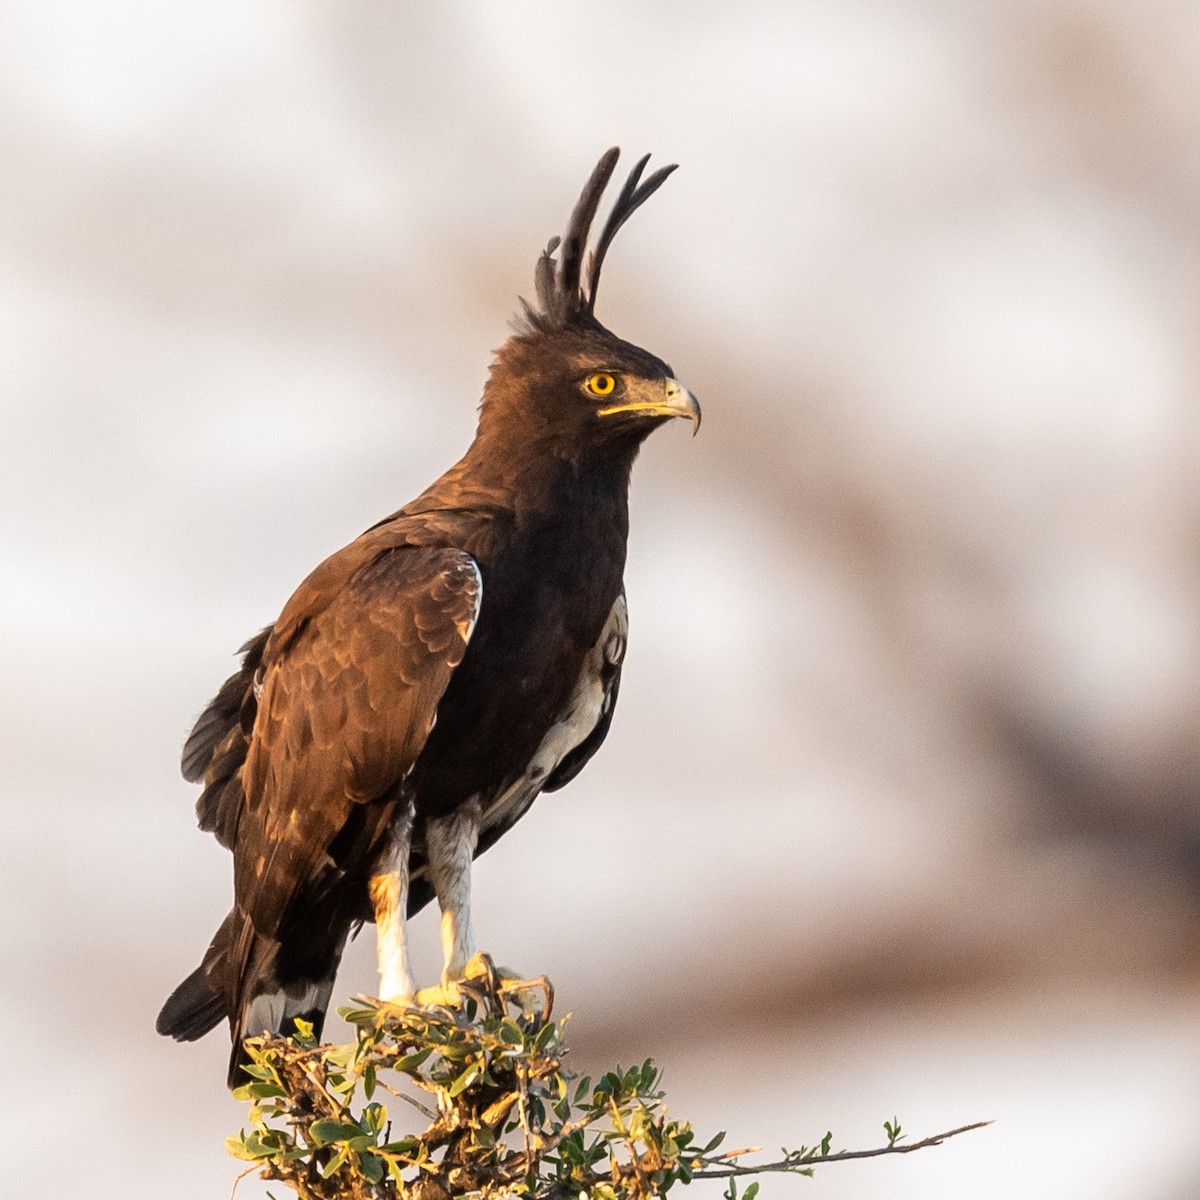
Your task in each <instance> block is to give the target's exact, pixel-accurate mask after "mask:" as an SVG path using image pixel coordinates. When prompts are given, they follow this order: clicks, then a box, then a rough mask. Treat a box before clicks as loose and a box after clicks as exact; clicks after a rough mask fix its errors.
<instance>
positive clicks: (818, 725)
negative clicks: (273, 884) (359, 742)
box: [0, 0, 1200, 1200]
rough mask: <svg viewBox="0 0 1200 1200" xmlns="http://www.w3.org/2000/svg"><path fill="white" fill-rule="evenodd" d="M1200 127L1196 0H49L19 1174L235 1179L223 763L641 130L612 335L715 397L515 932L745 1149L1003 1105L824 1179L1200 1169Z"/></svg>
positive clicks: (905, 1189) (38, 215)
mask: <svg viewBox="0 0 1200 1200" xmlns="http://www.w3.org/2000/svg"><path fill="white" fill-rule="evenodd" d="M1198 114H1200V8H1197V6H1196V5H1194V4H1187V3H1178V4H1170V3H1151V4H1134V3H1131V2H1126V3H1104V2H1102V0H1079V2H1077V3H1070V2H1064V0H1049V2H1046V0H1038V2H1033V0H1015V2H1014V0H1003V2H1001V0H984V2H983V3H978V4H971V5H960V4H947V3H916V2H907V3H905V2H896V0H851V2H849V3H847V2H844V0H843V2H839V3H833V2H828V3H796V2H789V0H774V2H772V0H744V2H742V3H739V4H729V5H718V4H704V3H697V2H695V0H691V2H687V3H685V2H682V0H681V2H678V3H661V2H660V3H647V2H646V0H641V2H640V3H636V4H634V3H613V2H611V0H610V2H607V3H604V4H600V3H559V4H554V3H549V2H543V3H522V2H511V0H510V2H506V3H499V2H493V3H482V2H481V3H466V2H456V3H454V2H442V3H438V4H426V5H416V4H410V5H403V4H383V3H336V4H335V3H329V4H319V3H297V2H285V0H243V2H241V3H236V4H234V3H206V4H203V5H192V4H157V3H149V2H146V3H134V2H124V3H105V4H95V3H84V2H82V0H78V2H76V3H69V2H61V3H47V2H46V0H39V2H38V3H32V2H29V0H26V2H24V3H22V2H20V0H13V2H10V3H9V4H7V5H5V6H4V8H3V9H2V10H0V151H2V158H0V162H2V163H3V184H2V185H0V343H2V345H3V352H2V354H0V372H2V374H3V379H2V381H0V405H2V406H3V409H2V411H3V426H2V427H3V434H4V436H3V448H2V450H0V454H2V455H3V462H2V464H0V538H2V539H3V564H4V586H3V589H2V590H0V604H2V606H3V609H2V611H3V626H2V629H0V639H2V640H0V656H2V661H3V676H4V685H5V686H4V688H3V698H2V701H0V720H2V722H3V729H2V737H3V748H2V756H3V757H2V766H0V771H2V776H0V788H2V803H3V827H4V830H5V832H4V836H3V841H2V843H0V952H2V957H0V962H3V964H4V965H3V975H2V977H0V1012H2V1015H3V1029H4V1036H5V1044H6V1047H7V1060H8V1063H9V1067H8V1070H7V1072H6V1086H5V1087H4V1088H3V1089H0V1116H3V1128H5V1129H6V1130H7V1131H9V1141H8V1143H7V1149H6V1153H5V1165H4V1178H3V1183H2V1184H0V1191H2V1192H3V1193H4V1195H6V1196H8V1195H12V1196H14V1197H26V1196H29V1197H32V1196H34V1195H44V1194H47V1192H48V1190H49V1189H48V1187H47V1184H46V1182H45V1174H44V1173H46V1172H50V1173H51V1174H52V1178H53V1179H54V1181H55V1182H54V1185H53V1190H56V1191H62V1190H66V1191H68V1192H70V1193H74V1192H76V1191H86V1192H87V1194H88V1195H89V1197H91V1198H93V1200H108V1198H110V1197H111V1198H118V1197H130V1196H134V1197H140V1196H146V1197H179V1198H181V1200H193V1198H194V1200H201V1198H204V1200H210V1198H215V1197H222V1196H225V1195H227V1194H228V1189H229V1186H230V1183H231V1180H232V1177H233V1174H234V1167H233V1164H232V1163H231V1162H230V1161H229V1160H227V1159H226V1158H225V1156H224V1152H223V1148H222V1138H223V1137H224V1135H225V1134H226V1133H227V1132H229V1131H230V1130H231V1129H233V1128H235V1127H236V1126H237V1125H238V1123H239V1121H240V1110H239V1107H238V1106H236V1105H234V1104H233V1103H232V1102H231V1101H229V1100H228V1098H227V1097H226V1096H225V1094H224V1092H223V1090H222V1083H221V1081H222V1077H223V1070H224V1068H223V1062H224V1058H225V1055H226V1046H225V1044H224V1043H223V1041H222V1040H221V1039H220V1038H218V1037H212V1038H210V1039H208V1040H206V1041H204V1042H202V1043H200V1044H199V1045H197V1046H193V1047H179V1046H176V1045H174V1044H171V1043H168V1042H166V1041H163V1040H160V1039H157V1038H155V1036H154V1034H153V1029H152V1026H153V1020H154V1014H155V1012H156V1010H157V1007H158V1005H159V1003H160V1002H161V1000H162V998H163V997H164V995H165V994H166V992H167V991H168V990H169V988H170V987H171V986H173V985H174V984H175V983H176V982H177V980H178V979H179V978H180V977H181V976H182V975H183V974H184V973H185V972H186V971H187V970H189V969H190V968H191V967H192V966H193V965H194V963H195V961H196V960H197V959H198V957H199V955H200V953H201V951H202V949H203V947H204V945H205V943H206V940H207V938H208V936H209V934H210V933H211V931H212V928H213V927H214V926H215V924H216V922H217V920H218V919H219V917H220V915H221V913H222V912H223V911H224V909H225V906H226V904H227V898H228V888H229V881H228V861H227V856H226V855H225V854H224V853H223V852H222V851H221V850H220V849H219V848H218V847H217V846H216V844H215V843H214V842H213V841H212V840H211V839H209V838H207V837H205V836H202V835H201V834H200V833H198V832H196V830H195V829H194V826H193V820H192V816H191V805H192V803H193V800H194V790H193V789H192V788H190V787H188V786H186V785H185V784H184V783H183V782H182V781H181V780H180V779H179V777H178V774H177V769H176V762H177V755H178V749H179V745H180V742H181V739H182V737H183V736H184V734H185V732H186V731H187V729H188V726H189V723H190V721H191V720H192V718H193V717H194V715H195V714H196V712H197V711H198V710H199V708H200V707H201V705H202V704H203V703H204V701H205V700H206V699H207V698H208V696H209V695H210V694H211V693H212V691H213V690H214V689H215V687H216V686H217V684H218V683H219V682H220V681H221V679H222V678H223V677H224V675H225V673H226V672H227V670H228V669H229V668H230V666H231V665H232V662H233V659H232V657H231V653H232V651H233V650H234V649H235V647H236V646H237V645H238V644H239V642H240V641H241V640H242V639H243V638H245V637H246V636H248V635H249V634H250V633H251V632H253V631H254V630H256V629H257V628H258V627H259V626H260V625H262V624H264V623H265V622H267V621H269V620H271V619H272V618H273V617H274V615H275V614H276V613H277V611H278V609H279V606H280V605H281V604H282V602H283V600H284V599H286V597H287V595H288V594H289V592H290V590H291V589H292V587H294V586H295V584H296V583H297V582H298V581H299V580H300V578H301V577H302V576H303V575H304V574H305V573H306V572H307V570H308V569H309V568H310V567H311V566H312V565H314V563H315V562H316V561H317V560H318V559H320V558H321V557H322V556H323V555H324V554H326V553H328V552H329V551H331V550H333V549H335V548H336V547H338V546H339V545H341V544H342V543H343V542H344V541H346V540H348V539H349V538H350V537H352V536H353V535H355V534H356V533H357V532H358V531H359V530H361V529H362V528H363V527H365V526H366V525H368V524H369V523H371V522H372V521H373V520H375V519H376V518H378V517H379V516H381V515H383V514H384V513H386V512H388V511H390V510H391V509H393V508H394V507H396V506H397V505H399V504H401V503H403V502H404V501H405V500H407V499H408V498H409V497H410V496H411V495H412V494H414V493H415V492H416V491H417V490H419V489H420V488H421V487H423V486H424V485H425V484H426V483H427V482H428V481H429V480H430V479H431V478H432V477H433V476H434V475H435V474H437V473H438V472H439V471H440V470H441V469H442V468H443V467H445V466H446V465H448V464H449V463H450V462H451V461H453V459H454V458H455V457H457V455H458V454H459V452H460V451H461V449H462V448H463V446H464V445H465V443H466V441H467V439H468V438H469V436H470V433H471V430H472V427H473V413H474V406H475V403H476V400H477V398H478V393H479V387H480V383H481V381H482V379H483V376H484V372H485V370H486V366H487V361H488V351H489V348H491V347H494V346H496V345H497V344H499V342H500V341H501V340H502V339H503V338H504V336H505V333H506V320H507V318H508V316H509V314H510V313H511V312H512V311H513V310H514V308H515V306H516V297H517V294H518V293H519V292H522V291H524V292H528V291H529V290H530V287H531V272H532V266H533V262H534V259H535V256H536V253H537V251H538V249H539V248H540V246H541V245H542V244H543V243H544V241H545V240H546V238H547V237H549V235H551V234H552V233H555V232H557V231H559V230H560V229H561V226H562V222H563V219H564V217H565V215H566V213H567V211H568V209H569V207H570V204H571V202H572V199H573V197H574V195H575V194H576V193H577V191H578V188H579V186H580V185H581V183H582V181H583V179H584V178H585V176H586V174H587V172H588V170H589V169H590V167H591V165H592V164H593V162H594V161H595V159H596V157H597V156H598V154H599V153H600V152H601V151H602V150H603V149H604V148H605V147H606V146H608V145H610V144H612V143H614V142H617V143H620V144H621V145H622V146H624V147H625V149H626V152H627V156H629V157H632V156H635V155H637V154H639V153H641V152H642V151H643V150H653V151H654V152H655V154H656V156H658V160H659V161H669V160H677V161H679V162H680V163H681V164H682V167H681V170H680V171H679V173H678V174H677V175H676V177H674V178H673V179H672V180H671V181H670V183H669V185H668V186H667V187H666V188H665V189H664V191H663V192H662V193H661V194H660V195H659V196H657V197H655V199H654V200H653V202H652V203H651V204H650V205H649V206H648V207H647V209H646V210H645V211H644V212H643V213H640V214H639V216H638V218H637V219H636V220H635V221H633V222H632V223H631V225H630V226H629V227H628V229H627V230H626V231H625V232H624V233H623V234H622V236H621V238H620V239H619V240H618V242H617V244H616V247H615V249H614V251H613V255H612V257H611V259H610V262H609V265H608V268H607V270H606V272H605V284H604V289H603V293H602V298H601V302H600V306H599V309H600V315H601V317H602V319H604V320H605V321H606V322H608V323H609V324H610V325H611V326H612V327H613V328H614V329H615V330H616V331H617V332H619V333H621V334H622V335H624V336H626V337H629V338H632V339H633V340H635V341H640V342H643V343H644V344H646V345H647V346H648V347H650V348H651V349H653V350H654V351H656V352H657V353H659V354H661V355H663V356H664V357H666V358H667V359H668V360H669V361H670V362H671V363H672V364H673V365H674V367H675V369H676V372H677V373H678V375H679V376H680V377H681V378H682V379H683V380H685V381H686V382H687V383H688V385H689V386H690V387H692V388H693V390H694V391H695V392H696V393H697V394H698V395H699V396H700V398H701V400H702V401H703V403H704V407H705V426H704V429H703V431H702V434H701V436H700V437H699V438H697V439H696V440H695V441H694V442H692V441H689V439H688V438H687V436H686V430H684V429H682V428H671V429H667V430H664V431H663V432H661V433H660V434H658V435H657V436H656V437H655V438H654V439H653V441H652V443H651V444H650V445H649V446H648V447H647V450H646V452H645V453H644V455H643V458H642V460H641V462H640V463H639V466H638V469H637V472H636V474H635V480H634V497H633V507H634V512H633V526H634V528H633V538H632V545H631V558H630V564H629V572H628V584H629V595H630V603H631V610H632V642H631V649H630V653H629V658H628V662H627V669H626V673H625V681H624V684H623V687H622V698H621V706H620V709H619V711H618V714H617V719H616V723H615V725H614V728H613V732H612V736H611V737H610V739H609V742H608V745H607V746H606V747H605V749H604V751H603V752H602V754H601V755H600V756H599V757H598V758H597V759H596V760H595V761H594V763H593V764H592V765H591V767H590V768H589V769H588V771H587V772H586V773H585V774H584V775H583V776H582V778H581V779H580V780H579V781H578V782H577V783H576V784H574V785H573V786H572V787H571V788H570V789H569V790H567V791H566V792H564V793H561V794H558V795H555V796H552V797H546V798H544V799H543V800H542V801H540V802H539V804H538V805H537V806H536V808H535V809H534V811H533V813H532V814H531V815H530V817H529V818H527V819H526V821H525V822H524V823H523V824H522V826H521V827H520V828H519V830H518V831H517V832H516V833H515V834H513V835H511V836H510V837H509V838H507V839H506V840H505V841H503V842H502V843H501V844H500V845H499V846H498V847H497V848H496V849H495V850H494V851H493V852H491V853H490V854H489V855H488V856H487V858H486V859H485V860H483V862H482V863H481V864H480V867H479V869H478V872H477V876H476V878H477V881H478V883H477V890H478V898H479V910H480V917H479V924H480V926H481V931H482V933H483V935H484V940H485V941H486V943H487V945H488V946H489V947H491V948H492V949H493V950H494V952H495V953H496V955H497V957H499V958H500V959H501V960H503V961H506V962H510V963H513V964H515V965H519V966H521V967H523V968H526V969H528V970H530V971H542V970H544V971H547V972H549V973H550V975H551V976H552V977H553V978H554V979H555V981H556V983H557V985H558V988H559V993H560V997H561V1003H562V1006H563V1008H564V1010H567V1009H569V1010H573V1011H574V1012H575V1014H576V1016H575V1031H574V1037H575V1045H576V1048H577V1053H578V1057H579V1059H580V1061H581V1063H583V1064H592V1065H607V1063H608V1062H609V1061H611V1060H615V1059H621V1060H623V1061H626V1062H628V1061H630V1060H633V1059H640V1058H641V1057H643V1056H644V1055H646V1054H654V1055H655V1056H656V1057H657V1058H658V1059H659V1060H660V1061H661V1062H662V1064H663V1065H664V1067H665V1069H666V1072H667V1082H668V1084H669V1085H671V1089H672V1096H673V1107H674V1109H675V1110H676V1111H677V1112H679V1113H681V1114H687V1115H691V1116H693V1117H694V1118H695V1119H696V1120H697V1121H698V1122H700V1123H702V1124H703V1125H704V1126H705V1127H707V1128H709V1129H712V1128H716V1127H727V1128H728V1129H729V1130H730V1137H731V1139H732V1140H733V1141H734V1142H738V1143H746V1142H750V1141H761V1142H762V1143H763V1144H764V1145H766V1146H767V1147H768V1148H774V1147H777V1146H778V1145H779V1144H780V1143H781V1142H787V1143H790V1144H795V1143H796V1142H799V1141H802V1140H806V1141H812V1140H814V1139H815V1138H818V1137H819V1136H820V1135H821V1133H823V1132H824V1130H825V1129H826V1128H827V1127H832V1128H833V1129H834V1131H835V1133H836V1134H837V1139H838V1141H839V1143H841V1144H851V1145H863V1144H870V1143H873V1142H875V1141H877V1140H878V1139H879V1137H880V1136H881V1135H880V1130H879V1126H880V1123H881V1122H882V1120H883V1119H884V1118H885V1117H891V1116H892V1115H893V1113H898V1114H899V1115H900V1117H901V1118H902V1120H903V1121H904V1123H905V1125H906V1126H907V1127H908V1128H910V1129H911V1130H913V1132H914V1133H917V1132H932V1131H934V1130H936V1129H942V1128H946V1127H948V1126H952V1125H955V1124H958V1123H961V1122H964V1121H968V1120H971V1119H975V1118H982V1117H994V1118H996V1119H997V1120H998V1122H999V1123H998V1124H997V1125H996V1126H995V1127H994V1128H993V1129H991V1130H990V1131H987V1132H984V1133H979V1134H975V1135H972V1136H971V1137H970V1138H968V1139H963V1140H961V1141H960V1142H958V1143H955V1144H952V1145H949V1146H946V1147H944V1148H942V1149H940V1150H936V1151H930V1152H926V1153H923V1154H921V1155H917V1156H915V1157H914V1158H911V1159H907V1160H893V1161H888V1162H881V1163H875V1164H864V1165H847V1166H842V1167H838V1168H831V1169H828V1170H826V1171H823V1172H821V1173H820V1174H819V1175H818V1177H817V1179H816V1180H815V1181H803V1180H794V1181H788V1180H778V1181H773V1182H770V1183H769V1184H768V1191H769V1194H770V1195H772V1196H791V1195H797V1196H799V1195H801V1194H803V1195H804V1196H806V1197H813V1198H814V1200H816V1198H818V1197H819V1198H820V1200H835V1198H837V1200H843V1198H850V1197H854V1198H856V1200H858V1198H870V1197H880V1198H883V1197H887V1198H888V1200H916V1198H917V1197H921V1198H926V1197H947V1198H948V1197H973V1198H982V1200H992V1198H996V1200H999V1198H1000V1197H1006V1198H1007V1197H1011V1196H1022V1197H1033V1198H1035V1200H1042V1198H1044V1200H1126V1198H1133V1197H1137V1198H1138V1200H1183V1198H1185V1197H1192V1196H1195V1195H1196V1194H1197V1193H1198V1191H1200V1154H1198V1153H1197V1150H1196V1137H1195V1128H1196V1121H1197V1117H1198V1115H1200V1038H1198V1033H1200V995H1198V991H1200V988H1198V987H1197V983H1198V973H1197V966H1198V964H1200V956H1198V953H1197V952H1198V950H1200V937H1198V932H1200V921H1198V916H1200V913H1198V912H1197V908H1198V903H1197V902H1198V897H1200V893H1198V888H1197V868H1198V865H1200V824H1198V821H1197V816H1198V808H1197V802H1198V799H1200V797H1198V789H1200V761H1198V754H1197V725H1198V714H1200V569H1198V568H1200V559H1198V556H1197V552H1196V543H1197V538H1196V533H1197V521H1198V517H1200V468H1198V467H1197V455H1196V449H1197V412H1198V404H1197V392H1198V390H1200V354H1198V351H1200V335H1198V332H1197V331H1198V329H1200V284H1198V282H1197V264H1198V258H1197V248H1198V242H1200V220H1198V212H1200V115H1198ZM414 937H415V940H416V942H417V945H418V959H419V962H420V963H421V965H422V970H423V972H424V973H425V974H426V976H430V977H431V975H432V971H433V966H434V962H435V942H436V931H435V923H434V921H433V920H432V919H431V917H429V916H425V917H422V918H421V919H420V920H419V921H418V922H417V923H416V926H415V931H414ZM372 981H373V974H372V961H371V948H370V940H369V939H362V940H361V941H360V943H359V944H358V945H357V946H356V947H355V948H354V950H353V952H352V953H351V955H350V956H349V958H348V961H347V963H346V966H345V969H344V971H343V974H342V977H341V983H340V991H341V993H342V994H343V995H348V994H349V993H351V992H353V991H358V990H363V989H369V988H370V987H371V986H373V983H372ZM706 1064H708V1065H706ZM714 1065H715V1069H713V1067H714ZM14 1131H15V1132H14ZM18 1144H20V1145H21V1146H22V1147H24V1148H25V1151H26V1155H25V1157H23V1158H22V1157H20V1156H18V1155H17V1153H16V1150H17V1145H18ZM76 1170H79V1171H80V1172H81V1173H83V1174H84V1175H85V1176H86V1179H87V1183H86V1186H85V1185H84V1184H82V1183H76V1182H75V1179H74V1176H75V1172H76ZM708 1194H710V1195H712V1194H715V1191H710V1192H709V1193H708ZM241 1195H242V1196H244V1197H261V1196H262V1195H263V1191H262V1189H261V1188H260V1187H256V1186H255V1185H253V1184H248V1185H245V1187H244V1189H243V1191H242V1192H241Z"/></svg>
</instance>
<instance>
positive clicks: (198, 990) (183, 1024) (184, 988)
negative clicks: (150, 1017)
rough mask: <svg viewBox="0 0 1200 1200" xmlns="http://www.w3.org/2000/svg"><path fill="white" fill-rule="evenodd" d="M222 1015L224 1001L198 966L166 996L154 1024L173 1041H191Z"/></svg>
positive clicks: (220, 1018)
mask: <svg viewBox="0 0 1200 1200" xmlns="http://www.w3.org/2000/svg"><path fill="white" fill-rule="evenodd" d="M226 1015H227V1014H226V1012H225V1001H224V1000H223V999H222V998H221V997H220V996H218V995H217V994H216V993H215V992H214V991H213V990H212V988H211V987H210V986H209V983H208V976H207V975H206V974H205V970H204V967H203V966H199V967H197V968H196V969H195V970H194V971H193V972H192V973H191V974H190V975H189V976H188V977H187V978H186V979H185V980H184V981H183V982H182V983H181V984H180V985H179V986H178V987H177V988H176V989H175V990H174V991H173V992H172V993H171V995H170V996H169V997H168V998H167V1002H166V1004H164V1005H163V1006H162V1012H160V1013H159V1014H158V1021H157V1022H156V1023H155V1026H154V1027H155V1029H157V1030H158V1032H159V1033H161V1034H163V1035H164V1036H166V1037H173V1038H174V1039H175V1040H176V1041H177V1042H194V1041H195V1040H196V1039H197V1038H202V1037H203V1036H204V1035H205V1034H206V1033H208V1031H209V1030H210V1029H215V1028H216V1027H217V1026H218V1025H219V1024H220V1023H221V1022H222V1021H223V1020H224V1019H225V1017H226Z"/></svg>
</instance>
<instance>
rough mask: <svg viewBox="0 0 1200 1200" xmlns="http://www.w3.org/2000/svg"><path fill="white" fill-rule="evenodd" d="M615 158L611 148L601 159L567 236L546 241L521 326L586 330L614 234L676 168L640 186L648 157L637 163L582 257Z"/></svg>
mask: <svg viewBox="0 0 1200 1200" xmlns="http://www.w3.org/2000/svg"><path fill="white" fill-rule="evenodd" d="M620 155H621V151H620V149H619V148H618V147H616V146H613V148H612V149H611V150H608V151H606V152H605V153H604V154H603V155H602V156H601V158H600V161H599V162H598V163H597V164H596V167H595V169H594V170H593V171H592V174H591V177H590V178H589V179H588V181H587V183H586V184H585V185H584V188H583V191H582V192H580V194H579V199H578V201H577V202H576V204H575V208H574V209H573V211H572V212H571V219H570V221H569V222H568V223H567V232H566V234H565V235H564V236H563V237H562V238H561V239H560V238H557V237H555V238H551V239H550V243H549V245H547V247H546V249H545V250H544V251H543V252H542V254H541V257H540V258H539V259H538V262H537V267H536V268H535V271H534V285H535V288H536V290H537V300H538V307H537V308H536V309H534V308H532V307H531V306H530V305H529V304H527V303H525V302H524V301H522V304H523V306H524V309H525V317H526V320H527V321H528V322H529V324H530V325H531V326H532V327H533V328H534V329H539V330H552V329H565V328H566V327H567V326H568V325H572V324H590V323H592V322H593V321H594V319H595V318H594V316H593V312H594V309H595V306H596V289H597V288H598V286H599V284H600V268H601V267H602V266H603V265H604V256H605V255H606V254H607V253H608V248H609V246H610V245H611V244H612V240H613V238H614V237H616V235H617V230H619V229H620V228H621V226H622V225H624V224H625V222H626V221H628V220H629V218H630V216H632V214H633V213H634V212H635V211H636V210H637V209H638V208H640V207H641V206H642V205H643V204H644V203H645V202H646V201H647V200H648V199H649V198H650V197H651V196H653V195H654V193H655V192H656V191H658V189H659V188H660V187H662V185H663V183H664V182H665V181H666V179H667V176H668V175H670V174H671V172H672V171H674V170H675V168H676V166H677V164H676V163H672V164H671V165H670V166H666V167H660V168H659V169H658V170H657V171H655V172H654V173H653V174H651V175H650V176H648V177H647V178H646V179H645V180H643V179H642V172H643V171H644V170H645V169H646V164H647V163H648V162H649V161H650V155H648V154H647V155H644V156H643V157H642V158H641V159H639V160H638V162H637V163H636V165H635V166H634V168H633V170H632V171H631V172H630V173H629V178H628V179H627V180H626V181H625V183H624V185H623V186H622V188H621V191H620V192H619V193H618V195H617V199H616V202H615V203H614V204H613V207H612V211H611V212H610V213H609V214H608V220H607V221H605V223H604V228H603V229H602V230H601V232H600V236H599V238H598V239H597V241H596V245H595V247H594V249H593V250H592V252H591V254H590V255H587V243H588V237H589V235H590V233H591V229H592V223H593V222H594V221H595V219H596V210H597V209H598V208H599V207H600V197H601V196H602V195H603V194H604V189H605V188H606V187H607V186H608V181H609V180H610V179H611V178H612V174H613V171H614V170H615V169H616V166H617V159H618V158H619V157H620ZM560 247H561V252H560V254H559V256H558V258H555V256H554V255H555V251H556V250H559V249H560ZM585 256H586V261H587V269H586V271H585V269H584V261H585Z"/></svg>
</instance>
